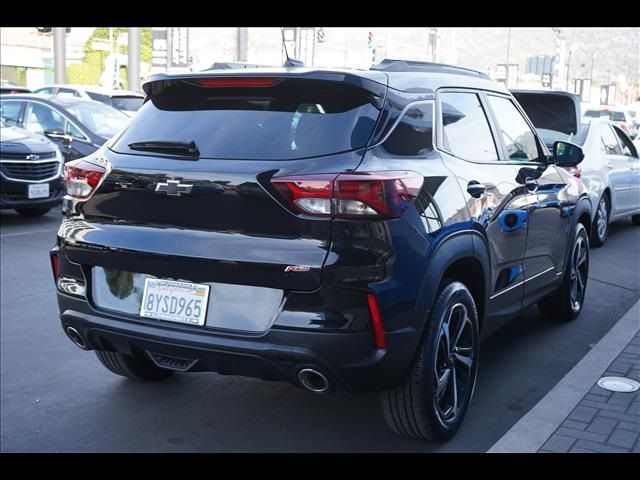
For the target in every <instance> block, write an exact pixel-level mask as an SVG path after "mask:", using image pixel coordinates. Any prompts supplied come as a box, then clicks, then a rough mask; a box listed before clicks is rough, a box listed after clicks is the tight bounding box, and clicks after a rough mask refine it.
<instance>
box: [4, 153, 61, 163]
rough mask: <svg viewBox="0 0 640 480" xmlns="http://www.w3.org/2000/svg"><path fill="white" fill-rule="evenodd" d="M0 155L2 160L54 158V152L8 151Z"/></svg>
mask: <svg viewBox="0 0 640 480" xmlns="http://www.w3.org/2000/svg"><path fill="white" fill-rule="evenodd" d="M31 155H37V157H38V158H34V157H31ZM0 157H2V158H3V159H4V160H27V161H28V160H47V159H48V158H56V152H46V153H35V154H33V153H9V152H2V153H0Z"/></svg>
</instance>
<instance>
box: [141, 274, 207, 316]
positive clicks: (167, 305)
mask: <svg viewBox="0 0 640 480" xmlns="http://www.w3.org/2000/svg"><path fill="white" fill-rule="evenodd" d="M210 290H211V287H210V285H203V284H200V283H191V282H181V281H177V280H165V279H161V278H146V279H145V281H144V292H143V293H142V302H141V304H140V316H141V317H143V318H151V319H154V320H163V321H168V322H173V323H180V324H183V325H196V326H203V325H205V324H206V317H207V309H208V307H209V295H210ZM150 295H152V296H153V298H150V297H149V296H150ZM181 299H184V302H183V303H182V305H181V304H180V300H181ZM190 300H191V303H189V302H190ZM198 301H200V302H201V303H199V304H198ZM196 309H198V310H199V312H198V313H199V314H198V315H195V310H196ZM188 311H191V314H186V312H188Z"/></svg>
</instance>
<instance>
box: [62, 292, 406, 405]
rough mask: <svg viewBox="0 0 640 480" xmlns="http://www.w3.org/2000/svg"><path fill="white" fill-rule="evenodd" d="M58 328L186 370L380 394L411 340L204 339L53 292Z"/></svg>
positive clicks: (364, 336)
mask: <svg viewBox="0 0 640 480" xmlns="http://www.w3.org/2000/svg"><path fill="white" fill-rule="evenodd" d="M58 304H59V307H60V311H61V312H62V313H61V315H60V319H61V322H62V327H63V329H66V328H67V327H73V328H75V329H76V330H77V331H78V332H79V333H80V334H81V335H82V337H83V339H84V340H85V342H86V343H87V347H88V348H89V349H96V350H109V351H117V352H120V353H124V354H130V355H144V356H149V355H150V354H152V353H153V354H158V355H166V356H171V357H176V358H181V359H188V360H195V363H194V364H193V366H192V367H191V368H190V369H189V371H200V372H202V371H214V372H218V373H219V374H223V375H224V374H226V375H241V376H248V377H256V378H261V379H264V380H279V381H287V382H289V383H292V384H294V385H299V382H298V380H297V373H298V371H299V370H300V369H302V368H314V369H316V370H318V371H320V372H322V373H323V374H324V375H325V376H326V377H327V378H328V379H329V381H330V382H331V385H332V386H335V387H338V388H341V389H344V390H347V391H350V392H366V391H376V390H382V389H388V388H391V387H393V386H396V385H397V384H398V383H399V382H401V381H402V380H403V378H404V376H405V374H406V372H407V371H408V369H409V367H410V365H411V361H412V358H413V354H414V350H413V349H412V348H411V345H416V344H417V337H418V334H417V332H416V330H414V329H412V328H405V329H402V330H400V331H396V332H391V333H389V332H387V333H385V340H386V348H385V349H384V350H380V349H376V348H375V343H374V339H373V333H372V331H371V330H365V331H362V332H335V333H328V332H319V331H303V330H293V329H286V328H278V327H273V328H271V329H270V330H269V331H268V332H266V333H265V334H262V335H259V336H258V335H256V336H253V335H237V334H234V335H231V334H226V333H215V334H214V333H212V332H210V331H204V330H202V329H199V328H198V327H191V326H189V327H184V326H182V325H178V324H176V325H175V326H174V325H167V324H166V322H158V324H157V325H156V324H155V322H154V321H147V320H143V319H141V320H140V321H132V320H131V319H130V318H125V317H120V316H119V315H112V314H105V313H104V312H97V311H95V310H93V309H92V307H91V306H90V305H89V304H88V302H87V301H86V300H85V299H84V298H81V297H75V296H71V295H67V294H64V293H61V292H58Z"/></svg>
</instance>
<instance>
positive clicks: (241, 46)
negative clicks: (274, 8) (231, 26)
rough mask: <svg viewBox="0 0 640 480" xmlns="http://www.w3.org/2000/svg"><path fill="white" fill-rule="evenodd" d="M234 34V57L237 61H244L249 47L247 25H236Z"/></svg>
mask: <svg viewBox="0 0 640 480" xmlns="http://www.w3.org/2000/svg"><path fill="white" fill-rule="evenodd" d="M236 35H237V37H236V59H237V61H238V62H246V61H247V50H248V47H249V29H248V28H247V27H238V30H237V33H236Z"/></svg>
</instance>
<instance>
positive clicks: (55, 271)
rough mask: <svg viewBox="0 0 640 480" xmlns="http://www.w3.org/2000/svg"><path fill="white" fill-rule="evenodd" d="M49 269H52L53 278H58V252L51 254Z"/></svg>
mask: <svg viewBox="0 0 640 480" xmlns="http://www.w3.org/2000/svg"><path fill="white" fill-rule="evenodd" d="M51 270H52V271H53V279H54V280H58V277H60V264H59V263H58V254H57V253H52V254H51Z"/></svg>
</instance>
